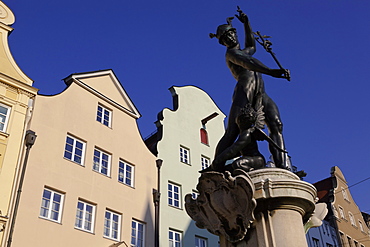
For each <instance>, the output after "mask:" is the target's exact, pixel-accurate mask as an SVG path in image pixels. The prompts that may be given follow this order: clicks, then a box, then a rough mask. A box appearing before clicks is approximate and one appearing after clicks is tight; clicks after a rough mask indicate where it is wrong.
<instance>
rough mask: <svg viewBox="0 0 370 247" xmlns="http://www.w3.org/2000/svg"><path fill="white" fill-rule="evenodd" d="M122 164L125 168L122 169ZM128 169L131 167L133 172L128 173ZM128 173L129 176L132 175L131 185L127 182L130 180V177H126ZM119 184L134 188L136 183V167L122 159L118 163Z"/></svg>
mask: <svg viewBox="0 0 370 247" xmlns="http://www.w3.org/2000/svg"><path fill="white" fill-rule="evenodd" d="M121 164H122V165H123V168H122V167H121ZM127 167H130V168H131V171H127ZM121 172H122V174H123V175H121ZM127 172H129V174H130V177H129V179H130V181H131V182H130V183H127V182H126V180H127V178H128V176H126V175H127ZM121 177H122V181H121ZM118 182H120V183H123V184H125V185H127V186H130V187H134V182H135V166H134V165H132V164H130V163H128V162H126V161H124V160H122V159H120V160H119V161H118Z"/></svg>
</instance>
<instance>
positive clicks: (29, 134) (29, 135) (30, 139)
mask: <svg viewBox="0 0 370 247" xmlns="http://www.w3.org/2000/svg"><path fill="white" fill-rule="evenodd" d="M35 140H36V133H35V132H34V131H32V130H27V131H26V137H25V145H26V154H25V156H24V161H23V167H22V173H21V177H20V179H19V185H18V190H17V198H16V200H15V205H14V211H13V217H12V223H11V225H10V230H9V237H8V244H7V247H10V246H11V245H12V240H13V231H14V225H15V219H16V217H17V212H18V206H19V201H20V198H21V193H22V186H23V181H24V176H25V173H26V167H27V161H28V155H29V153H30V149H31V147H32V146H33V144H34V143H35Z"/></svg>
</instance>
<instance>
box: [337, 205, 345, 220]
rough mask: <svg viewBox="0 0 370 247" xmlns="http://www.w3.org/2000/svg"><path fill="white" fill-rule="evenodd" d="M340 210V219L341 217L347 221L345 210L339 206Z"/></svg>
mask: <svg viewBox="0 0 370 247" xmlns="http://www.w3.org/2000/svg"><path fill="white" fill-rule="evenodd" d="M338 208H339V214H340V217H341V218H342V219H345V218H346V216H345V215H344V210H343V208H342V207H341V206H338Z"/></svg>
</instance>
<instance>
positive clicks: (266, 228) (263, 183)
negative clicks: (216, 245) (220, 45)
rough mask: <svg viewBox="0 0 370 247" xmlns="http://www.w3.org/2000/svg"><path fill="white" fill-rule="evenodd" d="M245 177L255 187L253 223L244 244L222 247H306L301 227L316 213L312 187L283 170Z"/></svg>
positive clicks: (221, 239) (273, 169)
mask: <svg viewBox="0 0 370 247" xmlns="http://www.w3.org/2000/svg"><path fill="white" fill-rule="evenodd" d="M248 175H249V176H250V178H251V179H252V181H253V183H254V186H255V194H254V198H255V199H256V201H257V207H256V209H255V210H254V216H255V221H254V222H253V226H252V229H251V230H250V231H249V233H250V234H249V235H247V236H246V238H245V239H244V240H243V241H241V242H239V243H234V244H232V245H228V244H226V245H222V244H221V247H224V246H225V247H226V246H235V247H244V246H245V247H252V246H253V247H283V246H284V247H307V242H306V237H305V232H304V226H303V224H304V222H306V221H307V220H308V219H309V218H310V217H311V215H312V213H313V211H314V209H315V198H316V189H315V187H314V186H313V185H311V184H309V183H307V182H304V181H301V180H300V179H299V177H298V176H296V175H295V174H293V173H291V172H289V171H286V170H283V169H277V168H267V169H261V170H256V171H252V172H249V173H248ZM220 241H221V243H222V242H223V238H222V237H221V238H220Z"/></svg>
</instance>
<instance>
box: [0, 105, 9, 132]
mask: <svg viewBox="0 0 370 247" xmlns="http://www.w3.org/2000/svg"><path fill="white" fill-rule="evenodd" d="M9 115H10V107H9V106H6V105H3V104H0V131H2V132H5V131H6V126H7V125H8V120H9Z"/></svg>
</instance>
